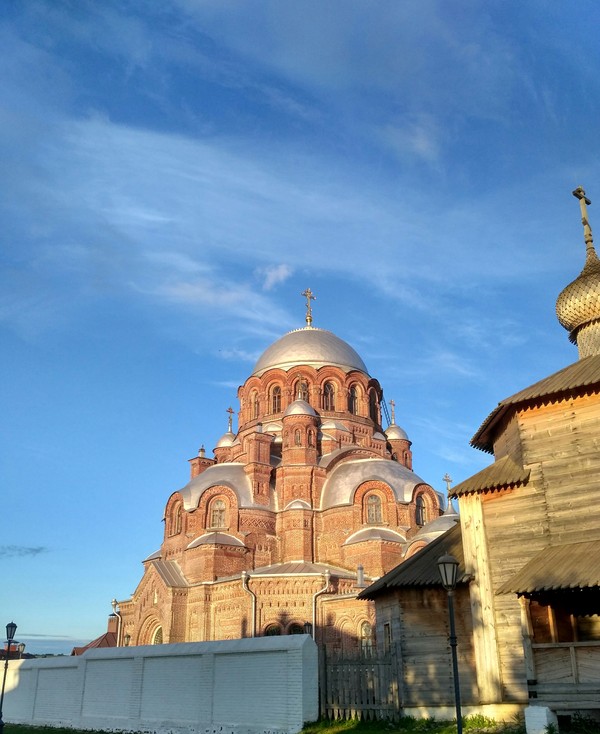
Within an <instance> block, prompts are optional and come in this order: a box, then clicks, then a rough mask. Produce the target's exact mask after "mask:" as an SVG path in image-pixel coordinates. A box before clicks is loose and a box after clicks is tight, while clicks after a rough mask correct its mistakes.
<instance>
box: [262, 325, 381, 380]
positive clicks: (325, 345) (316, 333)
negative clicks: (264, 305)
mask: <svg viewBox="0 0 600 734" xmlns="http://www.w3.org/2000/svg"><path fill="white" fill-rule="evenodd" d="M299 364H307V365H311V366H312V367H315V368H316V369H318V368H319V367H324V366H326V365H335V366H336V367H341V368H342V369H343V370H345V371H346V372H351V371H352V370H359V371H360V372H364V373H365V374H369V373H368V370H367V367H366V365H365V363H364V362H363V361H362V359H361V358H360V356H359V355H358V354H357V352H356V351H355V350H354V349H352V347H351V346H350V345H349V344H347V343H346V342H345V341H343V339H340V338H339V337H338V336H336V335H335V334H332V333H331V331H326V330H325V329H316V328H314V327H312V326H305V327H304V328H303V329H296V330H295V331H290V332H289V333H288V334H285V335H284V336H282V337H281V339H278V340H277V341H276V342H274V343H273V344H271V346H270V347H269V348H268V349H267V350H266V351H265V352H263V354H262V356H261V357H260V359H259V360H258V362H257V363H256V365H255V367H254V370H253V372H252V374H253V375H258V376H260V375H262V374H263V372H266V371H267V370H270V369H273V368H275V367H278V368H280V369H282V370H289V369H292V368H293V367H295V366H296V365H299Z"/></svg>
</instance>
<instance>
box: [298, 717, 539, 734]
mask: <svg viewBox="0 0 600 734" xmlns="http://www.w3.org/2000/svg"><path fill="white" fill-rule="evenodd" d="M463 731H464V732H465V734H525V723H524V722H523V721H522V720H518V721H512V722H503V723H498V722H495V721H494V720H493V719H488V718H487V717H486V716H481V715H477V716H468V717H466V718H464V719H463ZM302 734H456V723H455V722H453V721H437V720H436V719H413V718H412V717H411V716H406V717H403V718H402V719H400V721H395V722H391V721H358V720H356V721H341V720H340V721H319V722H317V723H315V724H309V725H308V726H305V727H304V729H303V731H302Z"/></svg>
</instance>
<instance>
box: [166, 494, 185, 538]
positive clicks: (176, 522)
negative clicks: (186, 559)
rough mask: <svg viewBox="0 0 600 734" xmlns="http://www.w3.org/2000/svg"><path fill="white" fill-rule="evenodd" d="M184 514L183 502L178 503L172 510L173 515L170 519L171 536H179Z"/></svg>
mask: <svg viewBox="0 0 600 734" xmlns="http://www.w3.org/2000/svg"><path fill="white" fill-rule="evenodd" d="M182 514H183V507H182V505H181V502H176V503H175V504H174V505H173V507H172V508H171V514H170V517H169V535H179V533H180V532H181V518H182Z"/></svg>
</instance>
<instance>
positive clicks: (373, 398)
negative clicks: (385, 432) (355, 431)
mask: <svg viewBox="0 0 600 734" xmlns="http://www.w3.org/2000/svg"><path fill="white" fill-rule="evenodd" d="M369 418H370V419H371V420H372V421H373V423H374V424H375V425H376V426H378V425H379V404H378V401H377V393H376V392H375V390H369Z"/></svg>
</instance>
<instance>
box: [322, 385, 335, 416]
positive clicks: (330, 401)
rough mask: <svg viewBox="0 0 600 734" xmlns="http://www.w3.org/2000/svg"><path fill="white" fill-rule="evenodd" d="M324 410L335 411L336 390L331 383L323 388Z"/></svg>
mask: <svg viewBox="0 0 600 734" xmlns="http://www.w3.org/2000/svg"><path fill="white" fill-rule="evenodd" d="M322 405H323V410H335V389H334V387H333V385H332V383H331V382H326V383H325V385H324V386H323V400H322Z"/></svg>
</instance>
